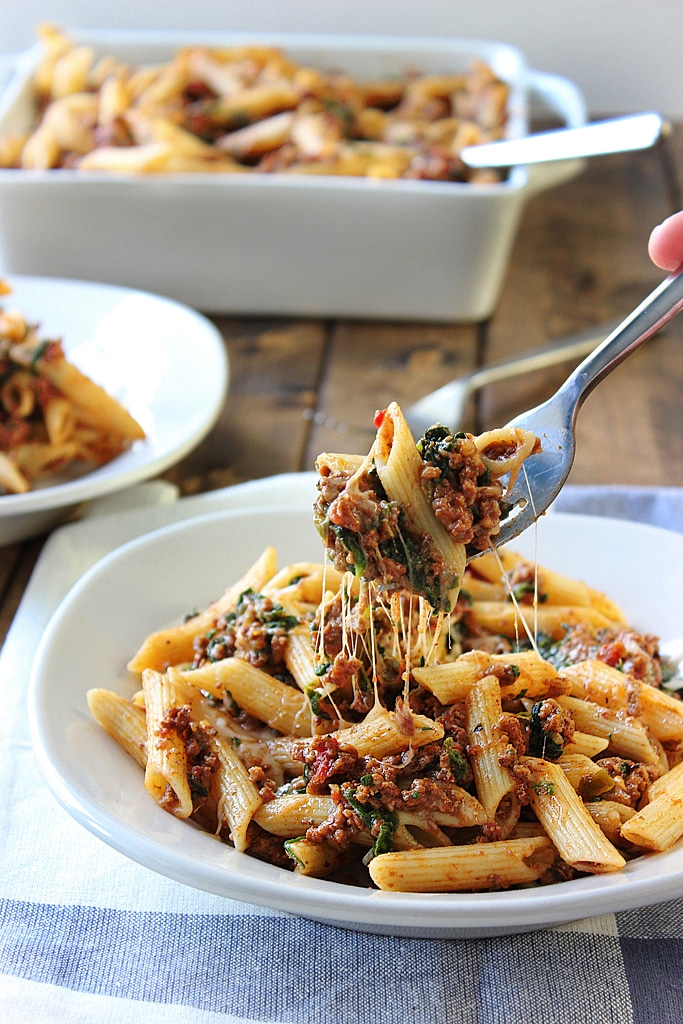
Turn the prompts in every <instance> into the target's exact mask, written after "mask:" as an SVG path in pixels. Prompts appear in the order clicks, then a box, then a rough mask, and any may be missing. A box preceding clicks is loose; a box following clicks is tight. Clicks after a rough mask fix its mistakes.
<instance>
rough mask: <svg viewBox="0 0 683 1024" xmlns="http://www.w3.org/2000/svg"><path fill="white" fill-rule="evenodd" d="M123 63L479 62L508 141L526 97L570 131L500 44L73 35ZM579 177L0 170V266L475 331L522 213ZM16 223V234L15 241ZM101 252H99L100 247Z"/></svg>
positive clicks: (570, 164)
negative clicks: (506, 112) (460, 179)
mask: <svg viewBox="0 0 683 1024" xmlns="http://www.w3.org/2000/svg"><path fill="white" fill-rule="evenodd" d="M72 37H73V38H74V39H75V40H77V41H78V42H83V43H88V44H91V45H93V46H94V47H95V48H96V50H97V52H98V53H101V54H113V55H115V56H118V57H120V58H121V59H122V60H126V61H130V62H133V63H144V62H160V61H167V60H169V59H170V57H171V56H172V54H173V53H174V52H175V50H176V49H177V47H178V46H180V45H187V44H189V43H201V44H208V45H219V46H220V45H226V46H227V45H230V44H231V43H234V42H236V41H241V42H244V41H245V39H247V40H249V41H258V42H268V43H274V44H278V45H282V46H283V47H284V48H285V49H286V50H287V52H288V53H290V54H291V55H292V56H293V57H294V58H295V59H298V60H302V61H304V60H305V61H309V62H311V63H312V64H314V65H315V66H318V67H321V68H323V69H329V68H342V69H345V70H347V71H349V72H350V73H351V74H354V75H356V76H360V77H369V76H381V75H390V74H396V73H400V72H403V71H405V70H406V68H411V67H413V68H418V69H420V70H422V71H425V72H442V71H444V70H455V71H458V70H464V69H465V68H466V67H468V66H469V64H470V62H471V60H472V59H473V58H474V57H479V58H481V59H483V60H485V61H486V62H487V63H488V64H489V65H490V66H491V67H492V68H493V69H494V71H495V72H496V73H497V74H498V75H499V76H500V77H501V78H503V79H504V80H505V81H507V82H509V84H510V87H511V99H510V119H509V125H508V134H509V135H510V136H519V135H523V134H525V133H526V131H527V125H528V119H529V106H530V103H531V101H532V99H533V98H536V99H538V98H539V97H540V98H542V99H543V100H544V102H545V103H546V105H549V106H550V107H551V108H552V109H553V110H554V111H555V112H556V113H557V114H559V115H560V118H561V119H562V120H563V121H564V122H566V123H567V124H568V125H571V126H575V125H579V124H582V123H583V122H584V121H585V116H586V114H585V106H584V102H583V97H582V95H581V93H580V91H579V89H578V88H577V87H576V86H575V85H574V84H573V83H572V82H570V81H568V80H567V79H564V78H561V77H559V76H556V75H550V74H543V73H541V72H539V71H535V70H532V69H529V68H528V67H527V66H526V63H525V60H524V58H523V56H522V54H521V53H520V52H519V51H518V50H516V49H515V48H514V47H511V46H507V45H504V44H502V43H493V42H483V41H472V40H457V39H455V40H454V39H448V40H429V39H392V38H390V37H387V38H373V37H363V36H359V37H343V36H342V37H335V36H302V35H296V36H294V35H289V36H288V35H278V36H272V35H269V36H267V37H266V36H258V35H249V36H248V37H245V36H244V35H242V36H234V35H225V34H216V33H213V34H206V33H205V34H201V35H199V34H194V35H189V34H187V33H183V34H179V33H164V34H160V33H149V32H123V33H122V32H108V33H94V32H78V33H76V32H74V33H72ZM37 56H38V54H37V50H32V51H31V52H30V53H27V54H26V55H25V57H24V58H23V59H22V60H21V61H20V62H19V67H18V70H17V73H16V75H15V77H14V80H13V81H12V83H11V84H10V86H9V87H8V89H7V90H6V93H5V96H4V99H2V100H0V134H3V133H6V132H20V131H22V130H23V131H25V130H27V129H28V127H29V126H30V123H31V117H32V103H31V97H32V91H31V88H30V76H31V72H32V70H33V68H34V67H35V63H36V60H37ZM581 166H582V165H581V163H580V162H579V161H565V162H562V163H558V164H548V165H538V166H536V167H534V168H525V167H517V168H515V169H514V170H513V171H512V173H511V175H510V177H509V180H507V181H505V182H503V183H501V184H498V185H488V186H481V185H480V186H476V185H470V184H460V183H449V182H432V181H427V182H421V181H405V180H399V181H377V180H374V181H373V180H370V179H363V178H340V177H325V176H323V177H316V176H314V175H308V176H299V177H297V176H294V175H290V176H288V175H278V174H275V175H267V174H263V175H261V174H258V175H250V174H229V175H217V174H205V175H201V174H173V175H164V176H154V175H148V176H128V177H127V176H124V175H116V174H106V173H90V172H88V173H86V172H81V173H79V172H77V171H68V170H60V171H44V172H43V171H31V172H26V171H16V170H0V265H4V267H5V269H6V270H11V271H12V272H14V273H31V274H58V275H59V276H66V277H76V278H83V279H88V278H94V279H96V280H103V281H111V282H112V283H116V284H122V285H134V286H136V287H141V288H146V289H148V290H149V291H154V292H159V293H161V294H163V295H167V296H170V297H172V298H175V299H178V300H180V301H182V302H187V303H189V304H190V305H193V306H195V307H196V308H198V309H203V310H204V311H211V312H222V313H259V314H287V315H304V316H321V315H323V316H345V317H379V318H382V319H402V320H403V319H420V320H481V319H483V318H485V317H487V316H489V315H490V313H491V312H492V311H493V308H494V306H495V304H496V301H497V299H498V294H499V291H500V288H501V285H502V281H503V276H504V273H505V269H506V266H507V261H508V256H509V252H510V249H511V247H512V243H513V240H514V236H515V233H516V230H517V226H518V223H519V219H520V216H521V213H522V210H523V208H524V205H525V203H526V202H527V200H528V199H529V198H530V196H532V195H534V194H535V193H536V192H537V191H539V190H540V189H543V188H548V187H550V186H551V185H553V184H556V183H558V182H561V181H564V180H566V179H567V178H569V177H571V176H572V175H574V174H576V173H577V171H578V170H579V168H580V167H581ZM28 225H30V230H29V229H28V228H27V226H28ZM103 239H106V245H103V244H102V240H103Z"/></svg>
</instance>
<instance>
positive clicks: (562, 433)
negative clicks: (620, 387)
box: [494, 267, 683, 547]
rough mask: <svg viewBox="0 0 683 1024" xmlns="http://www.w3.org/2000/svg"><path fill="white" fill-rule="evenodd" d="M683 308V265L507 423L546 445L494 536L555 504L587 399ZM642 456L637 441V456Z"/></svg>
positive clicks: (511, 534)
mask: <svg viewBox="0 0 683 1024" xmlns="http://www.w3.org/2000/svg"><path fill="white" fill-rule="evenodd" d="M682 309H683V267H681V268H679V270H678V271H676V272H675V273H673V274H670V275H669V276H668V277H667V278H666V279H665V280H664V281H662V283H661V284H660V285H658V287H657V288H655V290H654V291H653V292H651V293H650V295H649V296H648V297H647V298H646V299H645V300H644V301H643V302H641V304H640V305H639V306H638V307H637V308H636V309H635V310H634V311H633V313H631V314H630V315H629V316H628V317H627V318H626V319H625V320H624V321H623V322H622V323H621V325H620V326H619V327H617V328H616V329H615V330H614V331H612V333H611V334H610V335H609V336H608V337H607V338H605V340H604V341H603V342H602V344H601V345H599V346H598V347H597V348H596V349H595V351H594V352H592V353H591V355H589V356H588V357H587V358H586V359H584V360H583V362H582V363H581V364H580V365H579V366H577V368H576V369H575V370H574V371H573V373H572V374H571V375H570V376H569V377H568V378H567V380H566V381H565V383H564V384H563V385H562V387H561V388H559V390H558V391H556V393H555V394H554V395H553V397H552V398H550V399H548V401H547V402H544V403H543V404H542V405H539V406H536V408H535V409H531V410H530V411H529V412H526V413H523V414H522V415H521V416H515V418H514V419H513V420H512V421H511V422H510V424H508V425H509V426H515V427H523V428H524V429H525V430H531V431H533V433H535V434H536V435H537V436H538V437H540V439H541V444H542V446H543V451H542V452H540V453H539V454H537V455H533V456H531V457H530V458H529V459H528V460H527V461H526V462H525V463H524V465H523V466H522V470H521V472H520V473H519V475H518V477H517V480H516V481H515V482H514V483H513V486H512V488H511V489H510V491H509V492H508V494H506V501H507V502H509V503H510V505H511V506H512V508H511V511H510V513H509V515H508V517H507V518H506V519H505V521H504V522H503V524H502V526H501V530H500V533H499V534H498V536H497V537H496V538H495V539H494V542H495V544H496V546H497V547H498V546H501V545H503V544H507V543H508V542H509V541H511V540H513V539H514V538H515V537H518V536H519V534H520V533H522V532H523V531H524V530H526V529H527V528H528V527H529V526H531V525H532V523H534V522H535V521H536V519H538V517H539V516H540V515H542V514H543V513H544V512H545V511H546V509H547V508H548V507H549V506H550V505H551V504H552V502H553V501H554V500H555V498H556V497H557V495H558V494H559V492H560V490H561V489H562V486H563V484H564V483H565V481H566V479H567V477H568V476H569V471H570V470H571V468H572V463H573V462H574V454H575V448H576V437H575V432H574V431H575V425H576V418H577V415H578V412H579V410H580V408H581V406H582V405H583V403H584V401H585V399H586V398H587V397H588V395H589V394H590V393H591V391H592V390H593V389H594V388H595V387H596V385H597V384H599V383H600V381H602V380H604V378H605V377H606V376H607V375H608V374H609V373H611V372H612V370H614V369H615V368H616V367H617V366H618V365H619V364H620V363H622V362H623V361H624V359H626V358H627V356H630V355H631V353H632V352H635V351H636V349H638V348H640V346H641V345H642V344H643V342H645V341H647V339H648V338H650V337H652V335H653V334H655V333H656V331H658V330H659V329H660V327H663V326H664V324H666V323H668V321H669V320H671V319H672V318H673V317H674V316H676V315H677V314H678V313H680V312H681V310H682ZM640 457H643V452H642V451H639V450H638V448H637V446H636V445H635V444H634V458H640Z"/></svg>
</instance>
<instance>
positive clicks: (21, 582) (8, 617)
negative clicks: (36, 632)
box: [0, 538, 44, 648]
mask: <svg viewBox="0 0 683 1024" xmlns="http://www.w3.org/2000/svg"><path fill="white" fill-rule="evenodd" d="M43 541H44V538H39V539H37V540H32V541H26V542H25V543H22V544H12V545H9V546H8V547H3V548H0V648H1V647H2V645H3V644H4V642H5V637H6V636H7V633H8V632H9V628H10V626H11V625H12V620H13V619H14V616H15V614H16V611H17V608H18V607H19V602H20V601H21V598H22V597H23V594H24V591H25V590H26V586H27V584H28V581H29V578H30V576H31V573H32V572H33V567H34V565H35V563H36V560H37V558H38V555H39V554H40V552H41V550H42V546H43Z"/></svg>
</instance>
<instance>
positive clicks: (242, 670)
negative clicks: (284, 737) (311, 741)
mask: <svg viewBox="0 0 683 1024" xmlns="http://www.w3.org/2000/svg"><path fill="white" fill-rule="evenodd" d="M179 675H180V676H181V678H182V679H183V680H184V681H185V682H186V683H188V684H189V685H190V686H193V687H196V688H197V690H207V691H208V692H209V693H212V694H213V695H214V696H215V697H219V698H221V699H222V698H223V697H224V696H226V695H229V696H230V697H231V698H232V699H233V700H234V702H235V704H237V705H238V706H239V707H240V708H242V709H243V710H244V711H246V712H248V714H250V715H253V716H254V718H258V719H259V720H260V721H261V722H265V723H266V724H267V725H269V726H270V727H271V729H277V731H278V732H281V733H288V734H291V735H292V736H310V735H311V710H310V707H309V703H308V700H307V698H306V696H305V694H303V693H301V691H300V690H299V689H298V688H295V687H293V686H287V684H286V683H281V682H280V681H279V679H274V678H273V676H270V675H268V673H267V672H262V671H261V669H258V668H256V667H255V666H254V665H250V664H249V662H247V661H244V659H242V658H224V659H223V661H216V662H211V663H209V664H208V665H205V666H204V667H203V668H196V669H189V670H184V671H181V672H179ZM143 676H144V673H143Z"/></svg>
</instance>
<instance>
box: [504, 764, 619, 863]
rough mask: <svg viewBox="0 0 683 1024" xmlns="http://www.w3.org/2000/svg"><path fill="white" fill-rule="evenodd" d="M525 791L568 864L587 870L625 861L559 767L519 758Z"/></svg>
mask: <svg viewBox="0 0 683 1024" xmlns="http://www.w3.org/2000/svg"><path fill="white" fill-rule="evenodd" d="M523 764H524V767H525V768H526V769H528V771H529V784H528V786H527V793H528V795H529V799H530V801H531V806H532V807H533V809H534V813H535V814H536V817H537V818H538V820H539V821H540V822H541V824H542V825H543V827H544V829H545V830H546V832H547V833H548V835H549V836H550V838H551V839H552V841H553V843H554V844H555V846H556V847H557V849H558V850H559V853H560V856H561V857H562V859H563V860H564V861H565V862H566V863H567V864H569V865H570V866H571V867H574V868H577V869H578V870H580V871H587V872H590V873H591V874H601V873H603V872H609V871H618V870H619V869H620V868H623V867H624V864H625V861H624V858H623V857H622V856H621V854H620V853H619V851H618V850H617V849H615V847H614V846H613V845H612V844H611V843H610V842H609V841H608V840H607V839H606V838H605V836H604V834H603V832H602V830H601V829H600V827H599V826H598V825H596V824H595V822H594V821H593V819H592V817H591V816H590V814H589V813H588V811H587V810H586V807H585V805H584V803H583V801H582V800H581V799H580V797H579V796H578V795H577V793H576V791H575V790H574V787H573V786H572V785H571V783H570V782H569V780H568V779H567V777H566V776H565V774H564V772H563V770H562V768H560V767H559V766H558V765H556V764H553V763H552V762H550V761H544V760H542V759H541V758H537V757H525V758H523Z"/></svg>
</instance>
